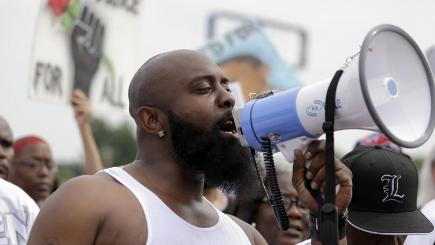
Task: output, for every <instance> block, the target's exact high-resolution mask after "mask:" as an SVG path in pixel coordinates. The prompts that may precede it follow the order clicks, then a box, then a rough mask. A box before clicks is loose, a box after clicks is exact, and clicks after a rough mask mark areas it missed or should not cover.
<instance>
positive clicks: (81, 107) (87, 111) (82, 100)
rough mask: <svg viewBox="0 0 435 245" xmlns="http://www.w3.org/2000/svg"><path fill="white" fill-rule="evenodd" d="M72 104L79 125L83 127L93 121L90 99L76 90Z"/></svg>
mask: <svg viewBox="0 0 435 245" xmlns="http://www.w3.org/2000/svg"><path fill="white" fill-rule="evenodd" d="M71 103H72V105H73V108H74V116H75V118H76V121H77V124H78V125H79V126H80V127H82V126H84V125H86V124H89V122H90V120H91V113H92V107H91V103H90V102H89V99H88V97H86V95H85V94H84V93H83V92H82V91H81V90H78V89H76V90H74V92H73V94H72V97H71Z"/></svg>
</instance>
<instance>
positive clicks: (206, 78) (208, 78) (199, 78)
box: [190, 75, 216, 83]
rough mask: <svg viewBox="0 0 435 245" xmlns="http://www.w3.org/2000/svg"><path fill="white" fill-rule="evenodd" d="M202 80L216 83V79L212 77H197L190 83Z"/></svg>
mask: <svg viewBox="0 0 435 245" xmlns="http://www.w3.org/2000/svg"><path fill="white" fill-rule="evenodd" d="M201 80H207V81H215V80H216V78H215V77H214V76H212V75H202V76H197V77H195V78H193V79H192V80H191V81H190V83H192V82H197V81H201Z"/></svg>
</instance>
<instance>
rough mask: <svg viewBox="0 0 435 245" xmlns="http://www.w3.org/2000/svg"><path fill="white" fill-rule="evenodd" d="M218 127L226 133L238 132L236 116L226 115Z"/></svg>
mask: <svg viewBox="0 0 435 245" xmlns="http://www.w3.org/2000/svg"><path fill="white" fill-rule="evenodd" d="M218 127H219V129H220V130H221V131H224V132H225V133H231V134H236V133H237V129H236V124H235V123H234V118H233V116H232V115H231V114H230V115H229V116H226V117H224V119H223V120H221V121H220V122H219V123H218Z"/></svg>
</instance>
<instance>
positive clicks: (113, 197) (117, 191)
mask: <svg viewBox="0 0 435 245" xmlns="http://www.w3.org/2000/svg"><path fill="white" fill-rule="evenodd" d="M125 195H128V191H126V189H125V188H123V186H122V185H120V184H119V183H118V182H116V181H115V180H114V179H112V177H110V176H109V175H107V174H97V175H92V176H90V175H87V176H79V177H76V178H73V179H71V180H69V181H67V182H66V183H64V184H62V185H61V187H60V188H59V189H58V190H56V191H55V193H53V194H52V195H51V196H50V197H49V198H48V199H47V201H46V202H45V203H44V204H43V206H42V208H41V211H40V213H39V215H38V217H37V219H36V221H35V224H34V226H33V228H32V231H31V234H30V238H29V244H43V242H45V241H53V244H92V242H93V241H95V239H96V237H97V236H98V233H99V232H101V230H102V229H103V230H104V228H102V224H103V221H104V220H106V219H107V218H108V217H109V214H111V213H113V210H114V209H115V210H116V207H117V206H120V207H121V208H122V207H123V206H122V205H123V204H122V202H119V200H123V198H124V199H125ZM127 199H128V198H127ZM117 200H118V201H117ZM115 206H116V207H115Z"/></svg>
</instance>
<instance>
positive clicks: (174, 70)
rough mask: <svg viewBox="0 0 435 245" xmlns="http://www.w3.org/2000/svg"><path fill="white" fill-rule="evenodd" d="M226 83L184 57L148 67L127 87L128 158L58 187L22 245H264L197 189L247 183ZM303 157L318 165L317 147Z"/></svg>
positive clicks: (204, 61)
mask: <svg viewBox="0 0 435 245" xmlns="http://www.w3.org/2000/svg"><path fill="white" fill-rule="evenodd" d="M228 82H229V81H228V79H227V78H226V77H225V76H224V75H223V74H222V71H221V70H220V69H219V67H218V66H217V65H216V64H215V63H213V62H212V61H211V60H210V59H209V58H207V57H206V56H204V55H201V54H199V53H197V52H194V51H189V50H178V51H172V52H168V53H164V54H160V55H158V56H155V57H153V58H151V59H150V60H148V61H147V62H146V63H145V64H144V65H143V66H142V67H141V68H140V69H139V70H138V71H137V73H136V74H135V76H134V77H133V79H132V82H131V84H130V88H129V102H130V108H129V109H130V114H131V116H132V117H133V119H134V120H135V122H136V125H137V145H138V155H137V160H135V161H134V162H132V163H130V164H127V165H124V166H123V167H115V168H110V169H107V170H104V172H102V173H99V174H96V175H93V176H80V177H77V178H75V179H73V180H71V181H69V182H67V183H65V184H64V185H62V186H61V187H60V189H59V190H57V191H56V192H55V193H54V194H53V195H52V196H51V197H50V198H49V199H48V200H47V202H46V203H45V204H44V206H43V208H42V210H41V213H40V215H39V216H38V219H37V221H36V224H35V226H34V228H33V230H32V233H31V235H30V241H29V243H28V244H52V245H55V244H133V245H134V244H189V245H190V244H238V245H239V244H265V243H266V242H265V240H264V238H263V237H262V236H261V235H260V234H259V233H258V232H257V231H256V230H255V229H254V228H253V227H251V226H249V225H247V224H246V223H244V222H242V221H240V220H239V219H237V218H235V217H230V216H227V215H225V214H223V213H222V212H220V211H219V210H217V209H216V208H215V207H213V206H212V205H211V204H210V203H209V202H208V201H207V200H206V199H205V198H204V197H203V195H202V194H203V186H204V181H206V182H207V184H209V185H212V186H215V185H222V186H224V187H225V188H227V189H230V190H237V189H238V188H240V187H242V186H249V181H250V180H251V181H252V180H255V170H254V171H253V170H252V164H251V162H250V160H249V159H250V155H249V150H248V149H247V148H244V147H242V146H241V145H240V143H239V140H238V138H237V137H236V134H235V132H236V131H235V126H234V122H233V119H232V115H231V111H232V108H233V106H234V98H233V97H232V95H231V93H230V91H229V88H228ZM318 146H319V144H318ZM310 151H311V153H310V155H311V156H312V157H311V158H308V159H313V161H312V165H313V166H316V164H317V166H318V163H320V162H322V161H324V159H322V157H321V156H323V154H322V153H323V152H322V147H312V148H311V149H310ZM301 154H302V153H299V157H298V158H297V159H299V160H300V159H301ZM302 159H303V157H302ZM302 161H304V160H302ZM301 164H302V165H303V163H301ZM297 173H299V175H302V178H303V171H297ZM348 180H350V178H348ZM303 186H304V185H299V187H301V188H304V187H303ZM307 200H309V199H307ZM311 206H312V205H311Z"/></svg>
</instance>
